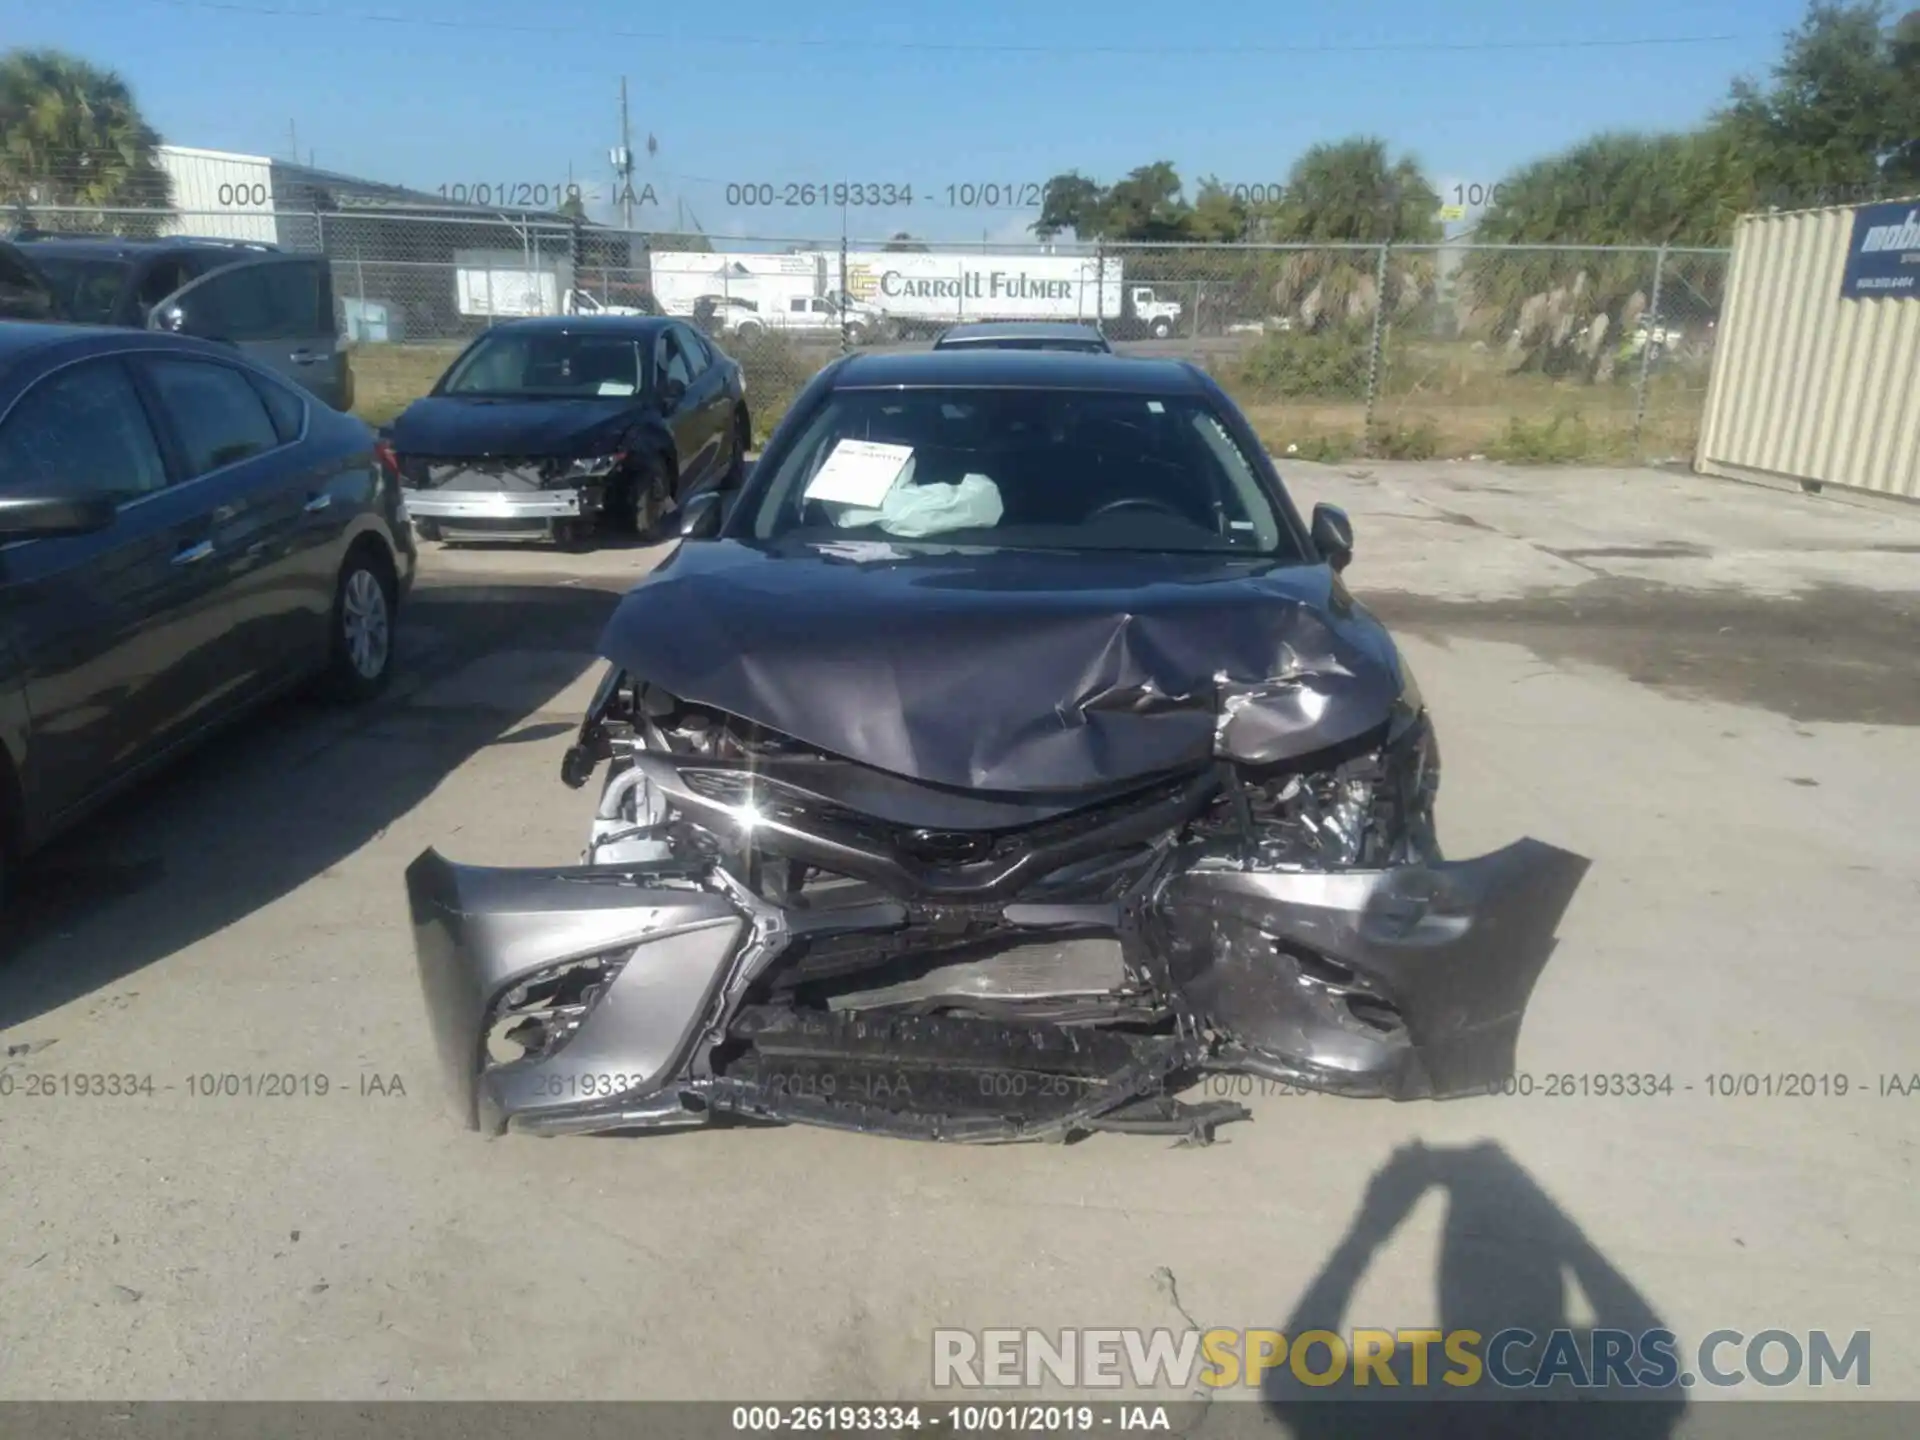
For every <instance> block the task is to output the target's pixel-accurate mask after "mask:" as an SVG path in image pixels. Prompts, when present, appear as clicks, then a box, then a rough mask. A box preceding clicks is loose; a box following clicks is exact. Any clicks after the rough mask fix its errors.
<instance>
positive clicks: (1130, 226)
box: [1028, 160, 1193, 241]
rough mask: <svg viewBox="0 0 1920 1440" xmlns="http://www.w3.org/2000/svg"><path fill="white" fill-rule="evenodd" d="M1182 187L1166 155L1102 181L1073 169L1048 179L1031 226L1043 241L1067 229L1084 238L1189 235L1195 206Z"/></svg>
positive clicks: (1164, 238)
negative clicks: (1115, 177)
mask: <svg viewBox="0 0 1920 1440" xmlns="http://www.w3.org/2000/svg"><path fill="white" fill-rule="evenodd" d="M1181 189H1182V187H1181V183H1180V172H1179V171H1178V170H1176V169H1174V167H1173V163H1172V162H1171V161H1168V160H1156V161H1154V162H1153V163H1152V164H1151V165H1141V166H1139V167H1137V168H1135V169H1133V170H1130V171H1128V172H1127V174H1126V176H1125V177H1124V178H1122V179H1120V180H1116V181H1115V182H1114V183H1113V184H1111V185H1104V186H1103V185H1101V184H1099V183H1098V182H1097V181H1094V180H1089V179H1088V178H1087V177H1086V176H1084V175H1082V174H1080V173H1079V172H1078V171H1070V172H1068V173H1067V174H1065V175H1056V176H1054V177H1053V178H1052V179H1051V180H1049V181H1048V182H1047V184H1046V188H1045V190H1044V191H1043V192H1042V194H1041V197H1040V218H1039V219H1038V220H1036V221H1035V222H1034V223H1033V224H1032V225H1031V226H1029V227H1028V228H1029V229H1031V230H1032V231H1033V233H1034V234H1035V235H1038V236H1039V237H1040V238H1041V239H1042V240H1051V239H1053V238H1054V237H1055V236H1056V235H1058V234H1060V233H1061V232H1062V231H1065V230H1071V231H1072V232H1073V233H1074V236H1075V237H1076V238H1077V239H1081V240H1144V241H1154V240H1159V241H1177V240H1185V239H1188V238H1189V235H1188V224H1189V222H1190V221H1191V219H1192V217H1193V207H1192V206H1191V205H1189V204H1188V203H1187V202H1186V200H1185V198H1184V197H1183V196H1182V195H1181Z"/></svg>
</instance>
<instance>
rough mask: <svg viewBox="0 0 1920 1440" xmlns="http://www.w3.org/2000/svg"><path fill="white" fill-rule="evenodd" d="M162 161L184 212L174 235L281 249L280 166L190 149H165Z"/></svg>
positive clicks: (171, 227) (171, 229)
mask: <svg viewBox="0 0 1920 1440" xmlns="http://www.w3.org/2000/svg"><path fill="white" fill-rule="evenodd" d="M159 160H160V168H161V169H163V170H165V171H166V172H167V174H168V176H169V177H170V178H171V179H172V181H173V208H174V210H175V211H176V212H178V213H177V214H176V215H175V217H174V218H173V219H172V220H171V221H169V222H168V225H167V230H168V233H170V234H174V235H211V236H215V237H217V238H219V239H222V240H255V241H264V242H266V243H267V244H269V245H278V244H280V243H281V239H280V226H279V222H278V217H277V215H276V213H275V206H274V174H273V170H274V165H275V163H276V162H275V161H273V160H271V159H269V158H268V157H267V156H265V155H233V154H229V153H228V152H226V151H224V150H194V149H189V148H188V147H186V146H184V145H162V146H161V147H160V151H159Z"/></svg>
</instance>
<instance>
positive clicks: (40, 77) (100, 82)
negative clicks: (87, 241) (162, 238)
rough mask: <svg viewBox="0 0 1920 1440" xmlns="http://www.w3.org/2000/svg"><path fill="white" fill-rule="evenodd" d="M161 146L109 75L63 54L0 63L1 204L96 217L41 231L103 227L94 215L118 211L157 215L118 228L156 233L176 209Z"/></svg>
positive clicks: (21, 55) (10, 55) (20, 53)
mask: <svg viewBox="0 0 1920 1440" xmlns="http://www.w3.org/2000/svg"><path fill="white" fill-rule="evenodd" d="M160 143H161V142H160V135H159V132H158V131H156V130H155V129H154V128H153V127H152V126H151V125H149V124H148V123H147V121H146V120H145V118H144V117H143V116H142V115H141V113H140V109H139V107H138V106H137V105H136V104H135V103H134V99H133V92H132V91H131V90H130V89H129V88H128V87H127V83H126V82H125V81H124V80H122V79H121V78H120V76H119V75H117V74H115V73H114V72H113V71H111V70H106V69H102V68H101V67H99V66H97V65H94V64H91V63H90V62H88V61H86V60H83V59H81V58H79V57H78V56H75V55H69V54H66V53H64V52H63V51H58V50H12V51H9V52H7V53H6V54H5V55H0V200H5V201H30V202H32V203H34V204H37V205H55V206H74V207H82V208H84V209H87V210H90V211H93V212H95V213H93V214H91V215H81V216H77V217H72V218H71V219H68V218H67V217H62V218H61V219H60V220H58V221H52V222H49V223H48V225H47V226H46V227H45V228H53V227H54V225H56V224H71V223H72V221H73V220H77V221H78V222H79V223H80V225H81V227H82V228H93V227H98V226H101V225H104V224H108V223H109V221H108V220H107V218H106V217H104V216H102V215H100V214H99V213H98V212H99V211H102V210H107V209H114V208H127V209H142V210H148V211H151V212H154V214H153V219H152V220H149V221H147V222H145V223H134V224H125V223H124V222H123V223H120V224H119V226H118V228H123V229H128V230H131V231H143V230H152V229H155V228H157V222H158V218H159V216H160V215H161V214H164V213H165V212H167V211H168V210H169V209H170V206H171V200H172V192H171V185H170V183H169V179H168V176H167V173H166V171H164V170H162V169H161V168H160V164H159V159H158V150H159V147H160Z"/></svg>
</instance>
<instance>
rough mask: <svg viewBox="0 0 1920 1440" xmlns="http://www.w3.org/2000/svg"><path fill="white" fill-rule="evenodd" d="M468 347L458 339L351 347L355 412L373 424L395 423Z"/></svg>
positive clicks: (348, 360)
mask: <svg viewBox="0 0 1920 1440" xmlns="http://www.w3.org/2000/svg"><path fill="white" fill-rule="evenodd" d="M465 348H466V346H465V345H463V344H458V343H454V344H447V345H355V346H352V347H350V348H349V349H348V351H347V363H348V364H349V365H351V366H352V367H353V413H354V414H355V415H358V416H359V417H360V418H361V419H362V420H364V421H366V422H367V423H368V424H369V425H387V424H391V423H392V422H393V420H394V418H395V417H396V416H398V415H399V413H400V412H401V411H402V410H404V409H406V408H407V406H409V405H411V404H412V403H413V402H414V401H415V400H418V399H419V398H420V397H421V396H422V395H424V394H426V393H427V391H429V390H431V389H432V388H433V387H434V383H435V382H436V381H438V380H439V378H440V377H441V376H442V375H444V374H445V373H446V369H447V366H449V365H451V364H452V363H453V360H454V357H455V356H456V355H458V354H459V353H460V352H461V351H462V350H464V349H465Z"/></svg>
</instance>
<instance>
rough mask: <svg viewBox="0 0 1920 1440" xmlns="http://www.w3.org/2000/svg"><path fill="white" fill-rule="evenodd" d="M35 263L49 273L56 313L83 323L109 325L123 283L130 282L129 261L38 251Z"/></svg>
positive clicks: (48, 284) (48, 286)
mask: <svg viewBox="0 0 1920 1440" xmlns="http://www.w3.org/2000/svg"><path fill="white" fill-rule="evenodd" d="M33 263H34V264H35V265H36V266H37V267H38V268H39V270H40V273H41V274H42V275H44V276H46V277H47V289H48V290H49V291H50V292H51V293H52V295H53V310H54V313H55V314H56V315H59V316H60V317H61V318H62V319H65V320H72V321H74V322H76V323H78V324H81V325H105V324H108V323H110V322H111V321H112V319H113V308H114V304H115V302H117V301H118V300H119V299H120V287H121V286H122V285H123V284H125V283H126V276H127V263H126V261H124V260H81V259H77V258H75V257H74V256H71V255H40V254H35V255H34V257H33Z"/></svg>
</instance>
